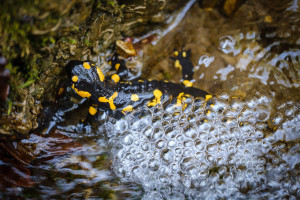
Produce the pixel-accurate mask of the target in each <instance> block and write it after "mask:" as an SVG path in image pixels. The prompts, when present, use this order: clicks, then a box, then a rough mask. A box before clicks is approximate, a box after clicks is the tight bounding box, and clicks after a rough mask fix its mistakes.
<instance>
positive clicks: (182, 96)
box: [175, 92, 190, 106]
mask: <svg viewBox="0 0 300 200" xmlns="http://www.w3.org/2000/svg"><path fill="white" fill-rule="evenodd" d="M189 96H190V95H189V94H184V93H183V92H181V93H180V94H179V95H178V96H177V102H176V104H175V106H181V105H182V101H185V100H186V97H189Z"/></svg>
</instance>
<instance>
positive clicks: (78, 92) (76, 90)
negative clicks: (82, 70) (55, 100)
mask: <svg viewBox="0 0 300 200" xmlns="http://www.w3.org/2000/svg"><path fill="white" fill-rule="evenodd" d="M72 88H73V89H74V90H75V92H76V93H77V94H78V95H79V96H81V97H82V98H89V97H90V96H92V95H91V93H89V92H87V91H79V90H78V89H77V88H75V86H74V84H73V85H72Z"/></svg>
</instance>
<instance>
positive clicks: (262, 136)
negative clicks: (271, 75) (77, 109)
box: [106, 95, 300, 199]
mask: <svg viewBox="0 0 300 200" xmlns="http://www.w3.org/2000/svg"><path fill="white" fill-rule="evenodd" d="M270 104H271V100H270V99H269V98H267V97H265V96H260V97H257V98H253V99H250V100H247V101H242V100H240V99H238V98H229V97H228V96H227V95H219V96H218V97H213V98H212V99H211V100H210V101H209V102H205V101H203V100H202V99H187V100H186V102H185V104H184V105H183V106H182V107H174V106H173V105H172V104H170V105H163V106H162V105H159V106H157V107H154V108H151V109H149V108H141V109H140V110H136V111H135V112H133V113H132V114H131V115H127V116H126V117H125V118H123V119H121V120H118V121H117V120H115V119H113V118H111V119H110V120H109V122H108V123H106V128H107V130H108V131H107V132H108V134H109V135H108V137H109V142H110V144H111V148H112V152H111V154H112V158H113V170H114V172H115V174H116V175H117V176H118V177H119V178H120V179H121V181H123V182H134V183H137V184H141V185H142V187H143V188H144V190H145V192H146V193H145V196H144V198H143V199H184V198H197V199H199V198H200V199H219V198H257V197H266V198H270V199H274V198H279V197H282V196H289V197H291V199H296V198H299V197H300V191H299V189H297V188H299V186H300V183H299V181H300V180H299V176H297V174H299V171H297V166H298V167H299V162H300V160H299V143H297V142H296V141H297V139H298V140H299V138H300V136H299V132H300V130H299V127H300V120H299V119H300V115H299V104H297V103H293V102H289V103H284V104H282V105H279V106H278V107H277V110H276V111H275V112H273V113H274V114H273V113H272V112H271V110H272V109H271V107H270ZM183 108H184V109H183ZM274 130H275V131H274ZM285 138H290V139H289V140H285ZM297 149H298V150H297Z"/></svg>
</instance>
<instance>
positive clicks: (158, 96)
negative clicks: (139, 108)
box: [148, 89, 162, 106]
mask: <svg viewBox="0 0 300 200" xmlns="http://www.w3.org/2000/svg"><path fill="white" fill-rule="evenodd" d="M153 95H154V99H153V100H152V102H150V101H149V102H148V106H155V105H157V104H159V103H161V96H162V92H161V91H160V90H158V89H156V90H154V91H153Z"/></svg>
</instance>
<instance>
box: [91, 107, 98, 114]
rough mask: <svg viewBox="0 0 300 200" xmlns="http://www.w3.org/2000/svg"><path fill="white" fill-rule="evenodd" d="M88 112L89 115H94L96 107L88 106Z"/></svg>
mask: <svg viewBox="0 0 300 200" xmlns="http://www.w3.org/2000/svg"><path fill="white" fill-rule="evenodd" d="M89 113H90V114H91V115H95V114H96V113H97V109H96V108H94V107H93V106H90V108H89Z"/></svg>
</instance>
